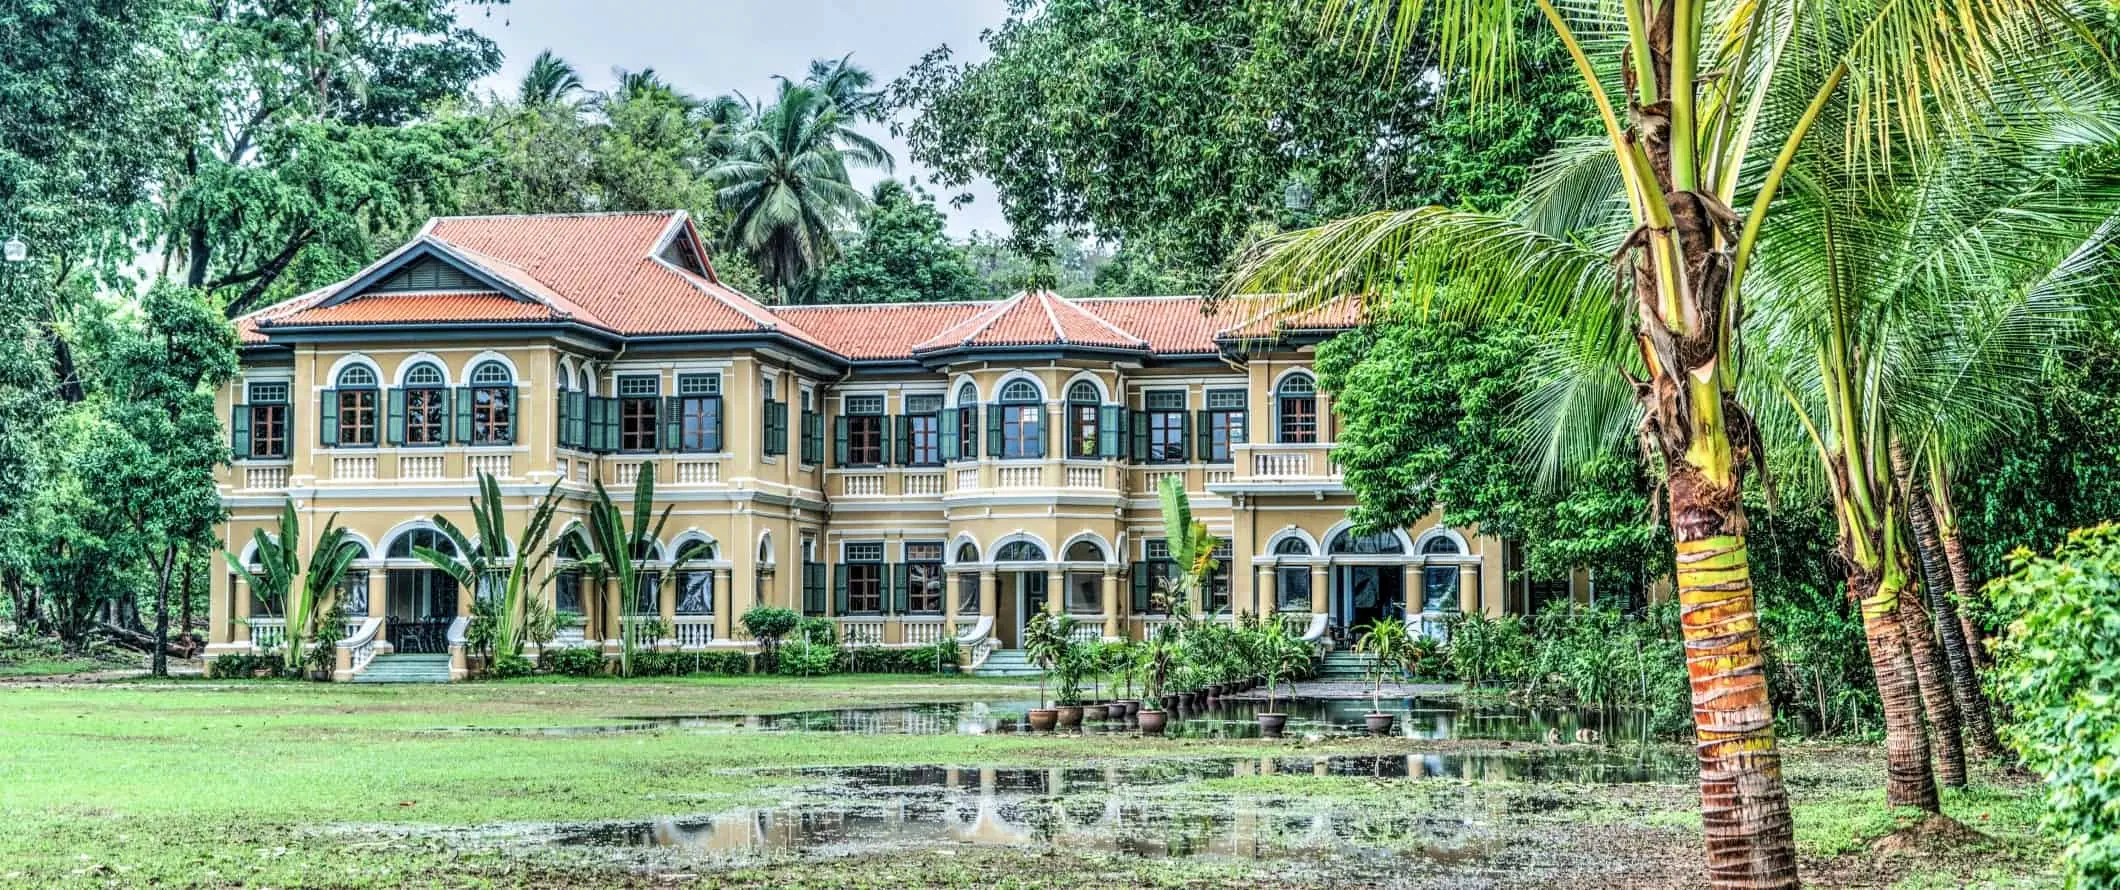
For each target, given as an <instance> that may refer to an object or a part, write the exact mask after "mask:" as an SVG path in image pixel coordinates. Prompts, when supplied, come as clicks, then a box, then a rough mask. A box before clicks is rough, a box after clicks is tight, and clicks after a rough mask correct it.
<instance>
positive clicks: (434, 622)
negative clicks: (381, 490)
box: [383, 525, 461, 654]
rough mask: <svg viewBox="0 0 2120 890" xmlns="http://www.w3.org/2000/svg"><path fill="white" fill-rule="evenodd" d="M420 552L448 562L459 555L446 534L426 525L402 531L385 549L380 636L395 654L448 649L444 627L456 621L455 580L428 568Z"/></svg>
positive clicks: (444, 650)
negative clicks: (384, 611) (384, 618)
mask: <svg viewBox="0 0 2120 890" xmlns="http://www.w3.org/2000/svg"><path fill="white" fill-rule="evenodd" d="M422 550H429V551H433V552H435V553H438V554H440V555H442V556H443V557H446V558H449V559H457V558H459V557H460V555H461V554H460V552H459V551H458V550H457V547H456V544H455V543H454V542H452V541H451V540H450V539H449V537H448V536H447V535H444V534H442V532H441V531H440V530H439V529H436V528H434V527H432V526H425V525H422V526H415V527H413V528H409V529H406V530H404V531H403V532H400V533H398V535H397V536H396V537H393V538H391V539H390V542H389V543H388V544H386V545H384V547H383V560H384V565H385V566H387V567H388V572H387V573H386V575H385V580H386V582H387V583H388V585H389V590H388V592H387V595H388V597H389V599H388V600H387V603H388V606H389V608H388V610H387V611H388V621H387V624H386V629H385V631H384V636H385V638H386V639H388V640H389V642H390V645H391V648H393V649H395V650H396V651H398V652H404V653H414V652H418V653H424V654H440V653H445V652H448V651H449V641H448V630H449V625H450V623H451V622H453V621H455V620H456V613H457V585H456V578H455V577H454V576H452V575H450V574H449V573H448V572H444V571H441V570H440V569H436V568H434V567H433V566H430V565H427V564H426V563H425V562H424V561H423V560H421V559H420V557H419V553H420V551H422Z"/></svg>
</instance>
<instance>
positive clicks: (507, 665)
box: [485, 655, 537, 680]
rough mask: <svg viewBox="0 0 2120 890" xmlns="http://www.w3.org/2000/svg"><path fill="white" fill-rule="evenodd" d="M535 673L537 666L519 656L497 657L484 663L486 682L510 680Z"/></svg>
mask: <svg viewBox="0 0 2120 890" xmlns="http://www.w3.org/2000/svg"><path fill="white" fill-rule="evenodd" d="M535 673H537V665H535V664H531V663H530V659H527V658H524V657H522V656H520V655H497V656H494V658H493V660H492V661H490V662H487V663H486V672H485V677H486V679H488V680H512V679H514V678H516V677H527V676H530V675H531V674H535Z"/></svg>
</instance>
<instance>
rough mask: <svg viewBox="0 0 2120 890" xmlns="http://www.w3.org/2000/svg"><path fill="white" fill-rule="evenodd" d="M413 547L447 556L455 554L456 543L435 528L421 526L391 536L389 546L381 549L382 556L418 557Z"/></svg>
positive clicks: (398, 557) (387, 557)
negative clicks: (423, 548)
mask: <svg viewBox="0 0 2120 890" xmlns="http://www.w3.org/2000/svg"><path fill="white" fill-rule="evenodd" d="M415 547H425V548H427V549H429V550H433V551H435V552H437V553H440V554H442V555H444V556H449V557H455V556H456V555H457V553H456V544H455V543H453V542H451V541H450V540H449V537H448V536H447V535H444V534H442V533H441V532H440V531H438V530H436V529H431V528H427V527H425V526H421V527H419V528H413V529H406V530H405V531H404V532H403V533H400V534H399V535H398V536H397V537H395V538H391V539H390V546H389V548H387V549H385V550H384V551H383V558H385V559H418V558H419V557H418V556H417V555H415V554H414V550H413V548H415Z"/></svg>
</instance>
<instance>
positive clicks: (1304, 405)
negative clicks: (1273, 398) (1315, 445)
mask: <svg viewBox="0 0 2120 890" xmlns="http://www.w3.org/2000/svg"><path fill="white" fill-rule="evenodd" d="M1280 410H1281V428H1280V440H1281V441H1283V442H1287V443H1290V444H1307V443H1312V442H1316V441H1318V397H1317V396H1316V395H1283V396H1281V397H1280Z"/></svg>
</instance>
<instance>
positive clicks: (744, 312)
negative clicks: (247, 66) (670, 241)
mask: <svg viewBox="0 0 2120 890" xmlns="http://www.w3.org/2000/svg"><path fill="white" fill-rule="evenodd" d="M644 259H646V260H648V261H649V262H651V263H657V264H660V265H661V266H662V267H663V268H665V269H668V270H670V271H671V272H674V273H676V274H677V278H678V280H680V281H683V282H684V283H686V284H689V285H691V286H692V288H693V289H694V290H697V291H699V292H700V293H702V294H705V295H707V298H708V299H711V300H713V301H715V302H717V303H720V304H722V305H724V306H727V307H729V309H730V310H732V311H734V312H735V313H736V314H738V315H741V316H743V317H745V318H748V319H750V320H751V323H752V324H755V325H758V326H759V327H761V328H765V329H767V330H772V329H773V328H774V327H775V326H777V325H779V324H780V323H781V322H780V319H778V318H774V317H773V313H772V311H771V310H767V309H766V307H765V304H763V303H760V302H758V301H757V300H754V299H751V297H750V295H748V294H745V293H743V292H742V291H739V290H737V289H735V288H732V287H729V286H728V285H722V284H715V283H714V282H711V281H708V280H706V279H705V278H699V277H698V276H696V275H693V274H692V273H690V272H687V271H685V270H684V269H683V268H681V267H679V266H678V265H677V264H676V263H672V262H670V261H669V260H666V259H663V258H662V256H661V255H659V254H649V255H648V256H647V257H644ZM694 279H697V280H694ZM715 288H721V289H723V290H726V291H728V292H729V293H732V294H736V295H737V296H741V297H743V302H744V303H749V304H750V307H748V308H747V307H745V306H744V305H742V304H741V303H738V302H737V301H735V300H731V299H729V298H728V296H726V295H724V294H719V293H715ZM751 308H757V309H760V310H764V311H765V315H766V317H765V318H760V317H758V316H756V315H753V314H751ZM796 330H798V331H800V330H802V329H801V328H796ZM803 337H804V339H810V340H814V339H815V338H814V337H810V336H809V333H808V332H804V333H803Z"/></svg>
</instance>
